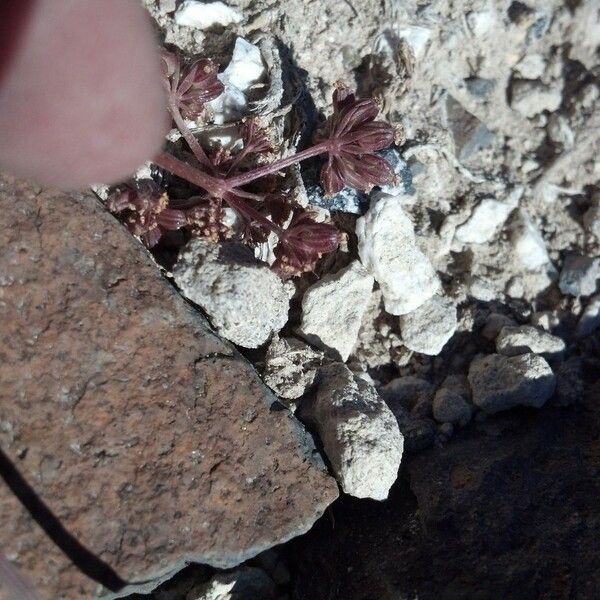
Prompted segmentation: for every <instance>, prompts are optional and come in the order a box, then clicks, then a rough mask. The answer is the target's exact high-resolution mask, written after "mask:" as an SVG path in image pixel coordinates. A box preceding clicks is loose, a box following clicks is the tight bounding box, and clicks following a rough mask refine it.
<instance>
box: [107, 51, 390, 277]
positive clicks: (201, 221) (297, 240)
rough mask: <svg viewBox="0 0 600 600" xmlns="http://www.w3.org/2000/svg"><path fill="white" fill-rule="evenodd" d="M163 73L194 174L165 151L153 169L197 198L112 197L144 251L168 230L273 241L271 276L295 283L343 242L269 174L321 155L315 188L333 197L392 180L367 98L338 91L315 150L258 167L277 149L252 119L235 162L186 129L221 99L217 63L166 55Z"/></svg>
mask: <svg viewBox="0 0 600 600" xmlns="http://www.w3.org/2000/svg"><path fill="white" fill-rule="evenodd" d="M163 73H164V82H165V88H166V89H167V91H168V109H169V112H170V113H171V116H172V117H173V121H174V123H175V125H176V126H177V127H178V129H179V130H180V132H181V134H182V136H183V138H184V139H185V141H186V142H187V145H188V146H189V149H190V150H191V152H192V153H193V155H194V157H195V159H196V161H197V163H198V165H199V166H194V165H192V164H190V162H189V161H184V160H181V159H179V158H177V157H175V156H173V155H172V154H170V153H166V152H165V153H162V154H160V155H159V156H157V157H155V159H154V163H155V164H156V165H157V166H158V167H160V168H161V169H163V170H165V171H168V172H171V173H172V174H174V175H176V176H177V177H179V178H181V179H183V180H185V181H186V182H187V183H188V184H191V185H192V186H193V191H192V192H191V193H190V194H188V196H187V197H186V198H183V199H169V197H168V195H167V193H166V192H165V191H163V190H161V189H159V188H158V187H157V186H156V185H153V184H150V183H142V184H138V185H136V186H135V187H134V186H128V187H125V188H122V189H118V190H117V191H116V192H114V193H113V194H112V195H111V197H110V198H109V200H108V208H109V210H111V211H112V212H114V213H116V214H118V215H119V216H120V218H121V219H122V220H123V221H124V222H125V223H126V224H127V226H128V227H129V229H130V231H131V232H132V233H133V234H134V235H136V236H138V237H139V238H140V239H142V241H143V242H144V243H145V244H146V245H147V246H148V247H150V248H151V247H153V246H155V245H156V244H157V243H158V242H159V241H160V240H161V238H162V236H163V234H164V233H165V232H167V231H177V230H183V232H184V233H185V234H186V235H187V236H203V237H206V238H208V239H211V240H214V241H218V240H219V239H223V238H226V237H231V236H232V235H237V236H238V237H239V238H240V239H242V240H244V241H246V243H248V244H250V245H256V244H259V243H263V242H265V241H266V240H267V239H269V238H271V237H273V236H274V237H275V238H276V240H277V244H276V246H275V250H274V253H275V258H276V260H275V262H274V264H273V268H274V269H276V270H277V272H279V273H280V274H281V276H282V277H292V276H296V275H299V274H302V273H304V272H306V271H310V270H312V269H313V268H314V266H315V264H316V262H317V261H318V260H319V259H320V258H321V257H322V256H323V255H324V254H327V253H329V252H333V251H334V250H336V248H337V247H338V245H339V242H340V234H339V232H338V231H337V229H336V228H335V227H334V226H333V225H332V224H331V223H324V222H318V220H317V219H316V216H315V215H314V214H313V213H312V212H311V211H310V210H307V209H304V208H302V207H300V206H297V205H295V204H294V203H293V202H292V201H291V200H290V199H289V196H288V195H286V194H285V193H284V192H282V191H280V190H278V189H276V187H275V189H274V185H273V182H274V179H273V178H272V177H269V176H270V175H273V174H276V173H280V172H281V171H282V170H284V169H285V168H287V167H289V166H290V165H293V164H295V163H299V162H300V161H303V160H306V159H309V158H313V157H318V156H320V155H326V156H327V160H326V163H325V165H324V166H323V168H322V170H321V184H322V186H323V188H324V190H325V193H326V194H327V195H329V196H331V195H334V194H336V193H338V192H339V191H341V190H342V188H343V187H344V186H346V185H348V186H352V187H354V188H357V189H361V190H369V189H371V188H372V187H373V186H375V185H383V184H387V183H390V182H391V181H392V180H393V178H394V173H393V171H392V169H391V168H390V166H389V165H388V164H387V162H386V161H385V160H383V159H382V158H381V157H379V156H377V155H376V152H377V151H378V150H381V149H383V148H386V147H388V146H389V145H390V144H392V142H393V140H394V131H393V129H392V127H390V126H389V125H388V124H387V123H384V122H382V121H377V120H376V117H377V115H378V113H379V108H378V106H377V104H376V103H375V102H374V101H373V100H370V99H367V100H358V99H356V98H355V96H354V94H352V93H351V92H349V91H348V90H346V89H345V88H341V87H339V88H338V89H336V91H335V92H334V95H333V114H332V115H331V116H330V117H329V119H328V120H327V122H326V123H325V125H324V127H323V128H322V129H321V130H320V131H318V132H317V133H316V135H315V137H314V144H313V145H312V146H310V147H309V148H306V149H305V150H302V151H300V152H297V153H296V154H294V155H291V156H288V157H286V158H282V159H279V160H275V161H272V162H268V163H266V164H265V163H264V161H263V163H262V164H260V165H259V166H252V165H256V164H257V163H259V162H260V161H257V160H256V158H257V157H263V156H264V155H265V154H267V153H270V152H271V151H272V150H273V148H272V147H271V143H270V141H269V139H268V137H267V136H266V135H265V133H264V131H262V130H261V128H260V127H259V126H258V123H257V122H256V121H255V120H253V119H247V120H245V121H244V122H243V123H242V125H241V128H240V137H241V140H242V149H241V150H240V151H239V152H237V153H236V154H235V155H233V156H232V155H231V154H230V153H229V152H224V151H216V152H207V151H206V150H205V149H204V148H203V147H202V145H201V144H200V142H199V141H198V139H197V138H196V137H195V136H194V135H193V133H192V132H191V131H190V129H189V128H188V127H187V124H186V122H185V119H186V118H188V119H194V118H196V117H198V116H199V115H200V114H201V113H202V111H203V109H204V107H205V105H206V103H207V102H209V101H210V100H213V99H214V98H216V97H218V96H219V95H220V94H221V93H222V91H223V85H222V84H221V82H220V81H219V79H218V77H217V73H218V68H217V65H215V64H214V63H213V62H212V61H210V60H198V61H196V62H194V63H193V64H191V65H189V66H187V67H184V66H183V65H182V64H181V62H180V60H179V58H178V57H177V56H176V55H175V54H171V53H165V54H164V56H163ZM249 165H250V166H249ZM226 208H228V209H229V210H230V211H231V210H232V211H233V212H234V214H235V215H237V221H238V222H237V225H236V227H234V228H232V226H231V225H226V224H225V209H226Z"/></svg>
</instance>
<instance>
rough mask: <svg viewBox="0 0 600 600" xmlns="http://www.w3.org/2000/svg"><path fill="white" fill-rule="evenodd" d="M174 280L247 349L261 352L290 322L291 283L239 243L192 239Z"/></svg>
mask: <svg viewBox="0 0 600 600" xmlns="http://www.w3.org/2000/svg"><path fill="white" fill-rule="evenodd" d="M173 277H174V279H175V283H176V284H177V286H178V287H179V289H180V290H181V293H182V294H183V295H184V296H185V297H186V298H188V299H189V300H191V301H192V302H195V303H196V304H198V305H200V306H201V307H202V309H203V310H204V311H205V312H206V313H207V314H208V316H209V318H210V320H211V323H212V324H213V326H214V327H215V329H216V330H217V331H218V332H219V334H220V335H222V336H223V337H225V338H227V339H228V340H230V341H232V342H233V343H234V344H238V345H239V346H243V347H244V348H258V346H260V345H262V344H264V343H265V342H266V341H268V340H269V338H270V337H271V336H272V335H273V334H274V333H277V332H278V331H279V330H280V329H281V328H282V327H283V326H284V325H285V324H286V322H287V319H288V309H289V297H290V293H289V287H288V285H286V284H284V283H283V281H282V280H281V279H280V278H279V277H277V275H275V273H273V271H271V270H270V269H269V268H268V267H266V266H264V265H261V264H260V263H258V262H256V261H255V260H254V257H253V256H252V255H251V254H250V255H249V254H248V251H247V248H245V247H243V246H239V245H238V244H231V243H230V244H220V245H219V244H212V243H209V242H207V241H205V240H202V239H199V238H196V239H192V240H191V241H190V242H189V243H188V244H187V245H186V246H184V247H183V248H182V249H181V251H180V253H179V258H178V260H177V263H176V265H175V267H174V268H173Z"/></svg>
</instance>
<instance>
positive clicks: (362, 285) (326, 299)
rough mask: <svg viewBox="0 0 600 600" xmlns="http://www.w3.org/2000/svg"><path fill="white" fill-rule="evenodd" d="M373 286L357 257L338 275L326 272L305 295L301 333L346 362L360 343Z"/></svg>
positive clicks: (371, 279)
mask: <svg viewBox="0 0 600 600" xmlns="http://www.w3.org/2000/svg"><path fill="white" fill-rule="evenodd" d="M372 289H373V277H372V276H371V275H370V274H369V273H368V272H367V271H366V270H365V269H364V267H363V266H362V265H361V264H360V263H359V262H358V261H357V260H356V261H354V262H352V263H351V264H350V265H348V266H347V267H345V268H344V269H342V270H341V271H338V272H337V273H335V274H334V275H326V276H325V277H323V278H322V279H321V280H320V281H318V282H317V283H315V284H314V285H313V286H311V287H310V288H308V290H307V291H306V292H305V294H304V297H303V298H302V322H301V324H300V327H299V328H298V332H299V333H300V334H301V335H302V336H303V337H305V338H306V339H307V340H308V341H309V342H310V343H312V344H315V345H316V346H318V347H320V348H323V349H325V350H333V351H334V352H335V353H336V354H337V356H339V357H341V359H342V360H343V361H346V360H347V359H348V357H349V356H350V353H351V352H352V349H353V348H354V346H355V345H356V341H357V339H358V332H359V330H360V324H361V319H362V316H363V314H364V312H365V310H366V309H367V306H368V304H369V300H370V298H371V291H372Z"/></svg>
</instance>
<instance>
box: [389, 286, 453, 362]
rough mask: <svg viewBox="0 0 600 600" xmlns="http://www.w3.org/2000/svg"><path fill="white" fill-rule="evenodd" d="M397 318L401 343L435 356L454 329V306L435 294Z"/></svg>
mask: <svg viewBox="0 0 600 600" xmlns="http://www.w3.org/2000/svg"><path fill="white" fill-rule="evenodd" d="M399 320H400V331H401V334H402V343H403V344H404V345H405V346H406V347H407V348H408V349H409V350H413V351H414V352H420V353H421V354H428V355H430V356H436V355H438V354H439V353H440V352H441V351H442V348H443V347H444V345H445V344H446V342H447V341H448V340H449V339H450V338H451V337H452V336H453V335H454V332H455V331H456V327H457V317H456V306H455V305H454V303H453V302H452V301H451V300H448V299H446V298H444V297H442V296H438V295H435V296H433V298H431V299H429V300H427V302H425V303H424V304H422V305H421V306H419V308H417V309H416V310H413V311H412V312H409V313H408V314H407V315H403V316H401V317H400V319H399Z"/></svg>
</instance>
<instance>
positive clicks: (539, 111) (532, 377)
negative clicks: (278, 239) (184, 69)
mask: <svg viewBox="0 0 600 600" xmlns="http://www.w3.org/2000/svg"><path fill="white" fill-rule="evenodd" d="M144 4H145V5H146V6H147V8H148V11H149V13H150V15H151V16H152V18H153V19H154V21H155V23H156V29H157V34H158V35H159V37H160V39H161V41H162V42H163V43H164V44H166V45H167V46H168V47H169V48H171V49H173V48H177V49H178V50H179V51H181V52H183V53H184V54H185V55H187V56H196V55H198V56H201V57H211V58H213V59H215V60H216V61H218V62H219V63H220V64H221V65H222V67H221V76H220V77H221V78H222V81H223V83H224V85H225V92H224V94H223V95H222V96H221V97H220V98H217V99H216V100H213V101H212V102H211V105H210V110H209V111H208V114H207V117H206V119H205V121H204V122H202V123H190V126H192V128H194V127H195V126H198V125H201V127H200V129H199V130H198V135H199V137H200V138H201V139H202V141H203V143H206V144H210V143H213V144H214V143H216V142H217V141H218V142H219V143H221V144H224V145H228V144H229V145H230V144H233V143H234V142H235V137H236V126H237V125H238V124H239V123H240V121H241V119H242V118H244V117H247V116H254V117H257V118H258V119H259V121H260V122H261V123H262V124H263V126H264V127H266V128H267V129H268V130H269V132H270V134H271V136H272V137H274V138H276V139H278V141H279V142H280V145H281V147H282V150H283V151H284V152H289V151H291V150H292V149H294V148H297V147H302V146H303V144H305V143H306V140H308V139H310V137H311V135H312V133H313V132H314V130H315V128H316V127H317V125H318V123H319V122H320V120H321V118H322V117H323V116H327V115H328V114H329V113H330V111H331V108H330V103H331V94H332V91H333V89H334V88H335V86H336V84H337V82H342V83H344V84H345V85H347V86H348V87H351V88H354V89H356V90H357V91H358V93H359V94H360V95H362V96H369V97H374V98H376V99H377V100H378V102H379V103H380V105H381V107H382V116H383V118H385V119H386V120H387V121H389V122H390V123H391V124H392V125H393V126H394V127H396V128H397V130H398V132H399V136H398V140H397V143H396V144H395V145H394V146H393V147H391V148H390V149H388V150H386V151H383V152H382V153H381V156H382V157H384V158H385V159H386V160H387V161H388V162H389V163H390V165H391V166H392V167H393V169H394V172H395V174H396V181H395V182H394V183H393V184H390V185H386V186H382V187H376V188H374V189H373V190H372V191H370V192H369V193H362V192H355V191H353V190H351V189H349V188H346V189H344V190H343V191H342V192H340V193H339V194H337V195H336V196H335V197H333V198H326V197H325V196H324V194H323V191H322V189H321V188H320V186H319V185H318V182H317V181H316V177H315V165H314V164H311V163H309V164H306V165H304V164H303V166H302V168H301V169H297V170H295V171H294V172H293V174H292V175H293V177H295V183H294V185H293V190H292V191H291V193H293V194H294V195H295V197H296V198H297V200H298V202H300V203H302V204H303V205H305V206H310V207H312V208H314V209H315V210H318V211H319V213H320V214H321V215H322V218H323V219H331V220H332V222H333V223H335V224H336V226H337V227H338V228H339V229H340V230H341V231H343V232H344V234H345V237H344V239H345V241H344V243H343V244H342V245H341V247H340V249H339V250H338V251H337V252H336V253H334V254H333V255H330V256H327V257H325V258H324V259H323V260H321V261H320V262H319V263H318V264H317V267H316V268H315V270H314V272H311V273H307V274H304V275H303V276H302V277H299V278H295V279H291V280H287V281H283V280H282V279H280V278H279V277H278V276H277V275H276V274H275V273H274V272H273V271H272V270H270V268H269V265H270V264H271V263H272V262H273V256H272V250H273V247H272V246H273V244H274V243H275V242H274V241H273V240H268V241H267V242H265V243H264V245H263V246H262V247H261V248H260V249H259V250H258V251H257V252H256V254H255V256H252V255H248V252H247V249H240V247H239V244H236V243H235V242H233V241H221V242H219V243H215V242H214V240H213V241H212V242H209V241H207V240H203V239H193V240H191V241H190V242H189V243H187V244H186V245H185V246H184V247H183V248H181V249H179V250H178V251H175V252H174V251H173V250H172V248H170V247H169V246H168V245H167V244H163V245H159V246H157V247H156V248H154V249H153V254H152V256H151V255H150V254H149V253H148V252H147V251H146V250H145V249H144V248H143V247H142V245H141V244H138V243H137V241H136V240H134V239H133V238H132V237H131V236H129V234H128V232H126V231H125V229H124V228H123V227H122V226H121V225H120V224H119V223H118V222H117V221H116V220H115V219H113V218H112V217H111V216H110V215H109V214H108V213H107V212H106V211H105V210H104V208H103V207H102V201H104V200H106V198H107V195H108V193H109V191H110V190H109V189H108V188H107V187H106V186H102V185H99V186H96V187H95V188H94V192H95V194H96V195H97V197H98V198H99V200H97V199H95V198H91V197H90V196H89V195H88V196H85V197H82V198H76V199H71V198H66V197H65V196H59V195H56V194H54V195H53V194H52V193H50V192H43V191H40V190H35V189H31V188H27V187H25V186H22V185H21V184H19V183H18V182H15V181H13V180H11V179H10V178H5V179H4V180H3V182H2V190H1V195H0V200H1V201H2V204H3V206H4V207H5V209H4V210H3V212H2V214H1V216H2V217H3V218H4V219H5V221H6V222H5V224H4V226H3V229H2V230H3V231H4V232H5V233H4V236H5V238H6V239H5V242H4V243H3V244H2V246H3V247H5V248H10V249H11V251H10V252H7V253H5V254H4V256H3V257H2V259H1V261H0V266H1V270H0V284H1V287H0V292H1V295H0V301H2V304H1V306H2V313H1V316H2V323H1V326H0V334H1V336H2V339H3V340H4V347H5V348H6V349H5V350H3V351H2V354H0V358H1V361H0V372H1V373H2V382H3V386H4V388H5V392H7V393H8V394H10V397H11V398H14V401H13V403H11V404H10V405H9V404H8V403H5V402H3V403H2V405H1V406H0V410H1V411H2V412H1V413H0V441H1V442H2V450H3V453H4V454H3V464H4V463H6V467H4V466H3V467H2V472H3V475H4V473H5V471H6V473H7V475H6V476H5V479H6V480H7V482H8V483H9V486H10V487H11V489H13V491H15V492H16V493H17V495H18V496H19V497H20V498H21V500H22V501H23V502H25V501H24V500H23V498H28V497H29V496H31V494H32V492H31V490H33V491H34V492H35V499H36V502H37V503H38V504H36V505H35V506H33V508H32V507H31V506H28V505H27V503H26V502H25V506H28V508H27V509H24V508H22V507H21V505H20V504H19V503H18V502H17V501H16V500H15V497H14V496H13V495H4V493H3V495H2V496H0V501H1V503H0V509H1V510H0V521H1V522H2V523H3V526H2V528H0V530H3V531H10V532H11V533H10V535H9V536H8V537H7V538H6V540H5V539H4V538H2V541H3V542H4V543H5V544H8V548H9V549H8V550H7V551H6V554H7V557H8V558H9V560H11V561H12V562H13V563H14V564H15V565H16V566H17V567H18V568H19V569H20V570H21V571H22V572H23V573H24V574H26V575H28V576H29V577H30V579H31V580H32V581H33V582H34V583H35V584H36V585H37V586H38V587H39V588H40V590H41V592H42V597H49V598H50V597H52V598H56V597H64V598H71V597H77V594H78V593H83V592H82V590H85V593H86V594H88V595H90V594H99V595H100V596H103V595H104V596H105V597H124V596H128V595H129V597H130V598H134V597H135V598H153V599H155V600H179V599H181V600H183V599H186V600H210V599H213V600H216V599H217V598H219V599H221V598H232V599H233V598H236V599H238V600H248V599H250V598H260V599H268V598H273V599H274V598H278V599H281V600H283V599H284V598H288V599H298V600H304V599H306V600H308V599H321V598H323V599H326V598H327V599H335V598H340V599H341V598H344V599H350V600H353V599H356V600H359V599H360V600H367V599H371V598H381V599H387V598H389V599H390V600H391V599H392V598H414V597H419V598H482V599H484V598H492V597H522V598H531V599H534V598H585V599H587V598H593V597H594V592H593V589H598V588H599V587H600V581H599V580H598V576H597V573H598V567H599V566H600V565H599V564H598V556H599V555H600V553H599V552H598V547H597V539H598V534H600V530H599V523H598V515H597V510H596V509H595V502H596V501H595V499H596V498H597V495H598V492H600V490H599V489H598V485H597V482H598V481H599V480H600V478H599V466H600V465H599V462H598V457H599V456H600V445H599V438H598V431H599V429H598V425H599V423H598V399H599V396H598V387H597V385H595V383H596V380H597V376H596V375H595V374H596V373H597V372H598V371H597V370H598V367H599V366H600V365H599V360H600V359H599V353H598V350H599V340H600V338H599V335H600V185H599V183H598V182H599V181H600V160H599V159H598V156H599V151H600V135H598V131H600V79H599V78H600V7H599V6H598V3H597V2H595V0H579V1H577V2H562V1H558V0H547V1H544V2H529V3H522V2H516V1H515V2H509V1H506V0H502V1H498V2H488V1H487V0H458V1H456V2H452V3H450V2H448V1H447V0H433V1H432V2H428V3H421V2H416V1H411V0H409V1H407V2H397V1H395V0H382V1H381V2H372V1H371V0H344V1H343V2H337V3H325V2H323V0H306V1H305V0H288V1H287V2H285V3H281V4H277V3H271V2H266V1H264V0H230V1H228V2H208V3H206V2H204V3H200V2H196V1H194V0H184V1H176V0H144ZM176 139H177V134H176V133H175V132H172V134H171V135H170V140H171V141H173V140H176ZM136 177H137V178H138V179H147V178H149V177H152V178H154V179H155V180H156V181H157V182H159V183H161V182H163V179H164V180H165V181H166V183H167V185H169V178H168V176H166V177H165V174H164V173H163V172H161V171H159V170H157V169H155V168H154V167H151V166H150V165H146V166H144V167H142V168H141V169H140V170H139V172H138V173H137V175H136ZM229 217H231V215H229ZM73 232H77V233H76V235H74V233H73ZM161 271H162V273H161ZM182 297H183V298H185V299H187V301H188V302H187V303H186V302H185V301H184V299H183V298H182ZM210 328H212V330H213V331H215V332H216V333H217V334H218V335H219V336H220V338H223V339H224V340H225V341H222V340H221V339H220V338H219V337H217V336H216V335H214V334H213V333H212V331H211V329H210ZM250 363H252V364H250ZM33 406H35V407H39V406H41V407H43V408H42V409H39V408H36V410H31V407H33ZM313 439H314V441H313ZM317 449H318V450H317ZM328 473H329V474H328ZM334 478H335V479H334ZM335 480H337V484H338V485H337V486H336V485H335ZM338 487H339V489H340V490H341V494H342V496H341V498H340V499H339V500H337V501H336V502H335V503H334V504H333V507H332V508H331V510H330V511H329V512H328V514H326V515H325V516H323V517H322V518H321V519H320V520H319V521H318V523H317V525H316V526H315V527H314V528H313V529H312V530H311V531H310V533H308V534H306V535H303V536H301V537H299V538H297V539H295V540H293V541H291V542H287V543H286V544H284V545H283V546H278V547H277V548H275V549H272V547H273V546H277V545H278V544H282V543H284V542H286V541H287V540H289V539H290V538H292V537H294V536H297V535H299V534H302V533H304V532H305V531H307V530H308V529H309V528H310V527H311V526H312V525H313V523H314V522H315V521H316V520H317V519H318V518H319V517H320V515H321V514H322V513H323V511H324V510H325V508H326V507H327V506H328V505H329V504H331V503H332V502H333V501H334V500H335V498H336V496H337V493H338V492H337V489H338ZM82 489H84V490H85V493H82V491H81V490H82ZM386 499H387V500H386ZM375 501H376V502H375ZM43 510H46V511H48V510H49V511H50V512H51V513H52V518H53V522H56V523H55V529H54V533H53V535H51V537H52V539H54V541H56V539H57V538H60V537H61V531H63V530H64V531H67V532H68V534H69V540H71V541H70V543H71V546H70V550H69V549H68V548H67V550H65V548H62V550H63V551H64V552H66V556H67V557H68V560H67V559H66V558H65V555H64V554H63V553H61V552H60V551H58V550H57V548H56V547H54V546H52V545H51V543H50V542H49V541H48V538H47V537H46V536H44V534H43V532H42V531H41V529H40V528H39V527H38V525H37V524H36V523H38V524H39V523H41V522H43V521H44V517H43V515H44V514H45V513H44V512H43ZM40 511H41V512H40ZM29 513H33V515H34V519H33V520H32V518H31V517H30V516H29ZM40 514H41V515H42V517H40V516H39V515H40ZM15 515H18V517H15ZM36 515H37V517H36ZM57 528H58V529H57ZM60 528H62V529H60ZM64 531H63V533H64ZM57 532H58V533H57ZM47 533H48V532H47ZM73 544H79V546H73ZM83 551H85V552H83ZM86 553H87V554H86ZM81 556H83V557H84V559H85V560H81ZM42 557H43V558H42ZM73 561H74V562H75V564H76V565H77V566H78V567H79V568H80V569H82V568H83V570H84V572H85V573H86V574H87V575H88V576H90V577H91V578H92V579H93V580H95V584H92V583H90V581H91V580H90V581H88V580H86V579H85V578H83V577H81V576H80V575H79V573H78V571H77V569H76V568H75V566H74V564H73ZM244 561H246V562H244ZM189 562H195V563H201V566H197V565H196V566H193V567H189V568H187V569H184V570H183V571H181V572H180V573H179V574H178V575H176V576H175V577H174V578H172V576H173V575H174V574H175V573H176V572H177V571H179V570H181V569H182V568H183V567H184V566H185V564H187V563H189ZM241 563H243V564H242V566H238V565H240V564H241ZM232 569H233V570H232ZM48 573H51V575H48ZM165 580H169V581H167V582H165ZM96 584H99V585H96ZM515 590H518V593H517V592H515ZM132 594H135V595H132ZM515 594H517V595H515Z"/></svg>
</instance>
